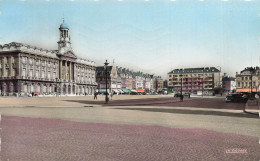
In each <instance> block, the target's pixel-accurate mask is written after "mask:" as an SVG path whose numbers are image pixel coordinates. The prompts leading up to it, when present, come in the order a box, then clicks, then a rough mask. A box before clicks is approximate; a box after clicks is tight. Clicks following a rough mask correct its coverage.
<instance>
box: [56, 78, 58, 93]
mask: <svg viewBox="0 0 260 161" xmlns="http://www.w3.org/2000/svg"><path fill="white" fill-rule="evenodd" d="M56 97H58V78H56Z"/></svg>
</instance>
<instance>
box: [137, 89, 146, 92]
mask: <svg viewBox="0 0 260 161" xmlns="http://www.w3.org/2000/svg"><path fill="white" fill-rule="evenodd" d="M136 91H137V92H144V89H136Z"/></svg>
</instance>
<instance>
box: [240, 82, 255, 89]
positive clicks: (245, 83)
mask: <svg viewBox="0 0 260 161" xmlns="http://www.w3.org/2000/svg"><path fill="white" fill-rule="evenodd" d="M247 86H248V87H249V86H251V82H237V87H243V88H245V87H247ZM252 86H256V82H252Z"/></svg>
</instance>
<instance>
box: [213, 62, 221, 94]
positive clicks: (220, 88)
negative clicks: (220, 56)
mask: <svg viewBox="0 0 260 161" xmlns="http://www.w3.org/2000/svg"><path fill="white" fill-rule="evenodd" d="M217 67H219V88H220V93H222V88H221V78H220V73H221V66H217ZM213 81H214V80H213ZM213 88H214V87H213Z"/></svg>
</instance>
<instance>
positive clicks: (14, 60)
mask: <svg viewBox="0 0 260 161" xmlns="http://www.w3.org/2000/svg"><path fill="white" fill-rule="evenodd" d="M59 32H60V39H59V41H58V50H46V49H41V48H37V47H34V46H30V45H25V44H22V43H16V42H11V43H9V44H5V45H0V94H1V95H2V96H29V95H31V94H32V93H37V94H38V95H49V96H66V95H92V94H94V92H95V90H96V87H97V83H96V79H95V75H96V74H95V72H96V64H95V62H93V61H90V60H86V59H82V58H79V57H78V56H76V54H75V53H74V52H73V50H72V47H71V42H70V36H69V28H68V26H67V25H66V24H65V23H64V20H63V23H62V24H61V25H60V28H59Z"/></svg>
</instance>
